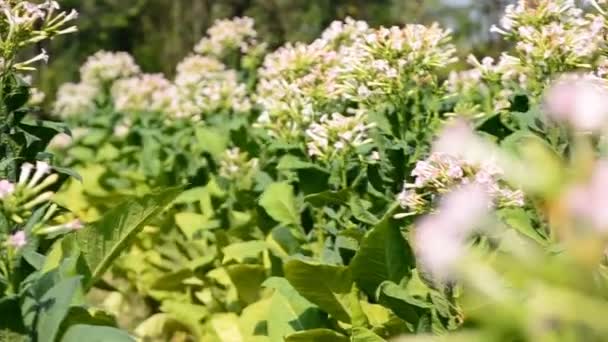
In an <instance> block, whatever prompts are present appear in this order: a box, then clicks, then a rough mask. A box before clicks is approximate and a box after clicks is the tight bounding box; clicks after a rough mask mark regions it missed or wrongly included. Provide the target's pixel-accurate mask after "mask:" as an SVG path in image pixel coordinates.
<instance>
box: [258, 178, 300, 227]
mask: <svg viewBox="0 0 608 342" xmlns="http://www.w3.org/2000/svg"><path fill="white" fill-rule="evenodd" d="M260 205H261V206H262V207H263V208H264V209H265V210H266V212H267V213H268V215H270V217H272V218H273V219H274V220H275V221H277V222H279V223H282V224H300V212H299V211H298V209H297V207H296V199H295V196H294V194H293V187H292V186H291V185H289V184H288V183H273V184H270V185H269V186H268V188H267V189H266V191H264V193H263V194H262V196H261V197H260Z"/></svg>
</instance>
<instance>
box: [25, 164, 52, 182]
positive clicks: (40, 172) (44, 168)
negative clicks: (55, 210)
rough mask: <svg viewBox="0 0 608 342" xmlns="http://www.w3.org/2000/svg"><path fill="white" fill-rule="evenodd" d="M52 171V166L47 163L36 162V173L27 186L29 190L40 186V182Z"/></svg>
mask: <svg viewBox="0 0 608 342" xmlns="http://www.w3.org/2000/svg"><path fill="white" fill-rule="evenodd" d="M50 171H51V166H50V165H49V163H47V162H43V161H36V172H35V173H34V176H33V177H32V179H30V182H29V183H28V184H27V187H28V188H33V187H35V186H36V185H38V182H40V180H41V179H42V177H43V176H45V175H46V174H48V173H49V172H50Z"/></svg>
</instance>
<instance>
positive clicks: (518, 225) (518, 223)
mask: <svg viewBox="0 0 608 342" xmlns="http://www.w3.org/2000/svg"><path fill="white" fill-rule="evenodd" d="M498 215H499V216H500V218H501V219H502V220H503V221H504V222H505V223H506V224H508V225H509V226H510V227H512V228H514V229H515V230H517V231H518V232H520V233H521V234H523V235H525V236H527V237H528V238H530V239H532V240H534V241H536V242H538V243H539V244H541V245H542V246H546V245H547V240H546V239H545V238H543V237H542V236H541V235H540V233H539V232H538V231H537V230H536V229H534V227H533V226H532V222H531V220H530V217H529V216H528V214H527V213H526V211H525V210H524V209H521V208H505V209H501V210H499V211H498Z"/></svg>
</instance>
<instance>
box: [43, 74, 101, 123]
mask: <svg viewBox="0 0 608 342" xmlns="http://www.w3.org/2000/svg"><path fill="white" fill-rule="evenodd" d="M99 94H100V90H99V87H98V86H96V85H91V84H88V83H83V82H80V83H65V84H62V85H61V87H59V90H58V91H57V97H56V99H55V103H54V104H53V112H54V113H56V114H57V115H58V116H59V117H61V118H63V119H66V118H69V117H73V116H77V115H81V114H88V113H91V112H93V111H94V110H95V108H96V107H95V99H96V98H97V96H99Z"/></svg>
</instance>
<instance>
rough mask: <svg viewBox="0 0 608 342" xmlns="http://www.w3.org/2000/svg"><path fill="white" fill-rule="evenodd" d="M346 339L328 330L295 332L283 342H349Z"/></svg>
mask: <svg viewBox="0 0 608 342" xmlns="http://www.w3.org/2000/svg"><path fill="white" fill-rule="evenodd" d="M349 341H351V340H350V339H349V338H348V337H346V336H344V335H342V334H340V333H338V332H336V331H333V330H330V329H311V330H306V331H300V332H296V333H294V334H291V335H289V336H287V337H286V338H285V342H349Z"/></svg>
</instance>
